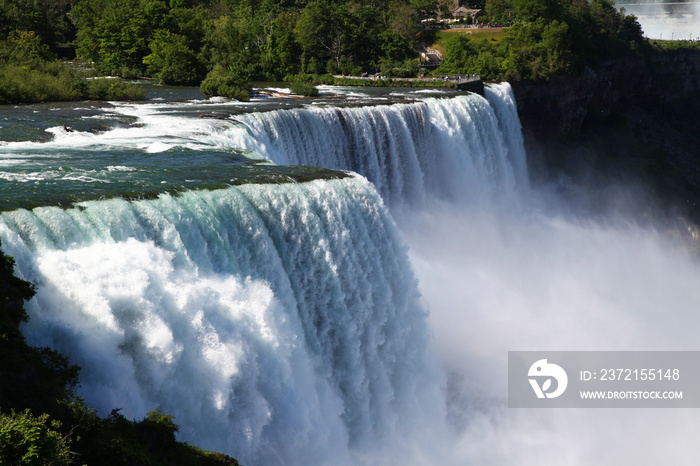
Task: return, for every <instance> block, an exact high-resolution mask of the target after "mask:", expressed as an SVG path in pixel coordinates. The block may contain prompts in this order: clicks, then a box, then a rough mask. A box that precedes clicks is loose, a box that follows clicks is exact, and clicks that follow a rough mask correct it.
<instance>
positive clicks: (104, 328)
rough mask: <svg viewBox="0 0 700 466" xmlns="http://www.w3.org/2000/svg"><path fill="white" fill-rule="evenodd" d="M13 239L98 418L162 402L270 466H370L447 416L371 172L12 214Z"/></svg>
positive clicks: (37, 305) (193, 430)
mask: <svg viewBox="0 0 700 466" xmlns="http://www.w3.org/2000/svg"><path fill="white" fill-rule="evenodd" d="M0 236H1V237H2V243H3V249H4V250H5V251H6V252H7V253H9V254H11V255H13V256H14V257H15V258H16V259H17V262H18V270H19V272H20V274H21V276H23V277H24V278H25V279H27V280H30V281H31V282H33V283H35V284H36V286H37V289H38V293H37V296H36V298H35V299H34V300H32V302H31V303H30V304H29V308H28V309H29V313H30V315H31V320H30V322H29V324H27V325H26V326H25V327H24V329H23V330H24V332H25V334H26V335H27V336H28V339H29V340H30V341H31V342H32V343H34V344H39V345H48V346H51V347H54V348H57V349H59V350H60V351H62V352H63V353H64V354H66V355H67V356H68V357H69V358H70V359H71V361H73V362H75V363H77V364H79V365H81V366H82V367H83V371H82V374H81V382H82V389H81V393H82V394H84V395H85V397H86V399H87V402H88V403H89V404H91V405H92V406H94V407H96V408H98V409H99V410H101V411H103V412H104V411H105V410H106V411H109V410H110V409H112V408H114V407H121V408H123V411H122V413H123V414H125V415H126V416H127V417H137V418H139V417H141V416H143V415H144V414H145V413H146V412H147V411H149V410H151V409H153V408H154V407H159V408H160V409H161V410H163V411H164V412H168V413H172V414H173V415H174V416H175V417H176V420H177V422H178V423H179V424H180V425H181V438H182V439H184V440H187V441H190V442H193V443H196V444H197V445H200V446H202V447H205V448H211V449H215V450H218V451H225V452H227V453H230V454H232V455H234V456H236V457H237V458H238V459H239V460H241V461H242V462H243V463H244V464H264V465H270V464H354V463H356V462H367V463H371V461H370V460H369V459H366V460H363V459H362V458H363V457H364V456H365V455H369V456H368V458H374V460H376V458H379V457H381V455H382V450H384V449H386V450H396V451H409V450H410V445H411V441H412V440H411V439H413V440H415V441H417V440H419V438H420V437H424V436H425V434H426V433H425V432H421V431H422V429H420V428H418V427H419V426H421V425H423V424H424V423H428V424H429V425H435V421H436V420H439V418H440V417H441V416H444V412H442V411H443V409H444V403H442V402H441V393H440V386H441V380H442V378H441V372H440V370H439V369H438V368H437V366H436V365H435V362H434V361H433V360H432V359H431V351H430V344H429V339H428V332H427V328H426V326H425V314H424V311H423V310H422V308H421V306H420V304H419V302H418V295H417V290H416V285H415V279H414V278H413V274H412V272H411V268H410V266H409V264H408V261H407V256H406V253H405V250H404V248H403V246H402V243H401V241H400V240H399V239H398V237H397V231H396V229H395V226H394V224H393V221H392V220H391V218H390V216H389V215H388V213H387V211H386V209H385V207H384V206H383V203H382V201H381V199H380V198H379V196H378V195H377V193H376V191H375V190H374V189H373V188H372V186H371V185H370V184H369V183H368V182H367V181H366V180H364V179H363V178H357V177H356V178H346V179H343V180H329V181H314V182H310V183H305V184H285V185H246V186H242V187H240V188H230V189H226V190H216V191H190V192H187V193H185V194H182V195H180V196H177V197H172V196H170V195H163V196H161V197H160V198H159V199H156V200H143V201H136V202H128V201H124V200H120V199H113V200H107V201H98V202H86V203H83V204H80V205H79V206H78V207H77V208H72V209H68V210H62V209H60V208H55V207H47V208H37V209H34V210H33V211H31V212H30V211H26V210H17V211H14V212H9V213H5V214H3V215H2V216H0ZM441 413H442V414H441ZM431 419H432V420H431ZM419 434H420V437H419V436H418V435H419ZM434 434H438V432H434ZM396 442H399V443H400V444H403V443H404V442H405V445H404V446H403V447H400V448H397V447H398V445H397V444H396ZM375 455H376V457H374V456H375Z"/></svg>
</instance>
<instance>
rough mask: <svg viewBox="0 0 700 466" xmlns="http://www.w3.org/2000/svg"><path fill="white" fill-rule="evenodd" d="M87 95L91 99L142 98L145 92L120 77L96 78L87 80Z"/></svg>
mask: <svg viewBox="0 0 700 466" xmlns="http://www.w3.org/2000/svg"><path fill="white" fill-rule="evenodd" d="M87 97H88V98H89V99H91V100H142V99H144V98H145V97H146V92H145V91H144V90H143V89H141V88H139V87H137V86H135V85H133V84H127V83H125V82H124V81H122V80H121V79H110V78H97V79H92V80H90V81H89V84H88V88H87Z"/></svg>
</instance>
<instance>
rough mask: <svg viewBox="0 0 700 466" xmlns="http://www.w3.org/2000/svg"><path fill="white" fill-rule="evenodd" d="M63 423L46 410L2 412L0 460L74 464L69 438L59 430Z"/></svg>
mask: <svg viewBox="0 0 700 466" xmlns="http://www.w3.org/2000/svg"><path fill="white" fill-rule="evenodd" d="M60 428H61V424H60V423H59V422H58V421H50V420H49V416H48V415H47V414H42V415H41V416H38V417H34V416H32V414H31V412H30V411H29V410H28V409H27V410H25V411H23V412H21V413H15V412H14V411H12V412H11V413H10V414H2V413H0V464H7V465H13V466H14V465H16V466H20V465H30V466H34V465H36V466H59V465H70V464H72V456H73V455H72V454H71V451H70V440H69V439H67V438H66V437H64V436H63V434H61V432H60Z"/></svg>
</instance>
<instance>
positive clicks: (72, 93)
mask: <svg viewBox="0 0 700 466" xmlns="http://www.w3.org/2000/svg"><path fill="white" fill-rule="evenodd" d="M59 65H60V66H61V67H63V65H62V64H61V63H60V62H59ZM84 89H85V83H84V81H83V80H81V78H80V77H78V76H76V75H75V74H74V73H71V72H70V71H69V70H67V69H65V70H58V67H56V66H55V65H53V64H52V63H49V64H47V65H46V66H45V67H44V69H43V70H42V69H31V68H29V67H27V66H20V65H14V64H10V65H7V66H4V67H0V103H5V104H7V103H20V102H45V101H70V100H80V99H81V98H82V96H83V92H84Z"/></svg>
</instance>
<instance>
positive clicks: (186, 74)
mask: <svg viewBox="0 0 700 466" xmlns="http://www.w3.org/2000/svg"><path fill="white" fill-rule="evenodd" d="M150 48H151V54H150V55H147V56H145V57H144V58H143V63H144V64H145V65H147V66H148V70H147V71H148V75H149V76H153V77H155V78H158V79H159V80H160V81H161V82H163V83H165V84H176V85H190V86H191V85H196V84H199V83H200V82H202V79H203V77H204V63H202V60H201V59H200V58H199V56H198V54H197V52H196V51H195V50H193V49H191V48H190V46H189V44H188V40H187V38H186V37H185V36H183V35H180V34H174V33H172V32H170V31H165V30H162V29H161V30H158V31H157V32H156V34H155V37H154V38H153V40H151V44H150Z"/></svg>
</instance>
